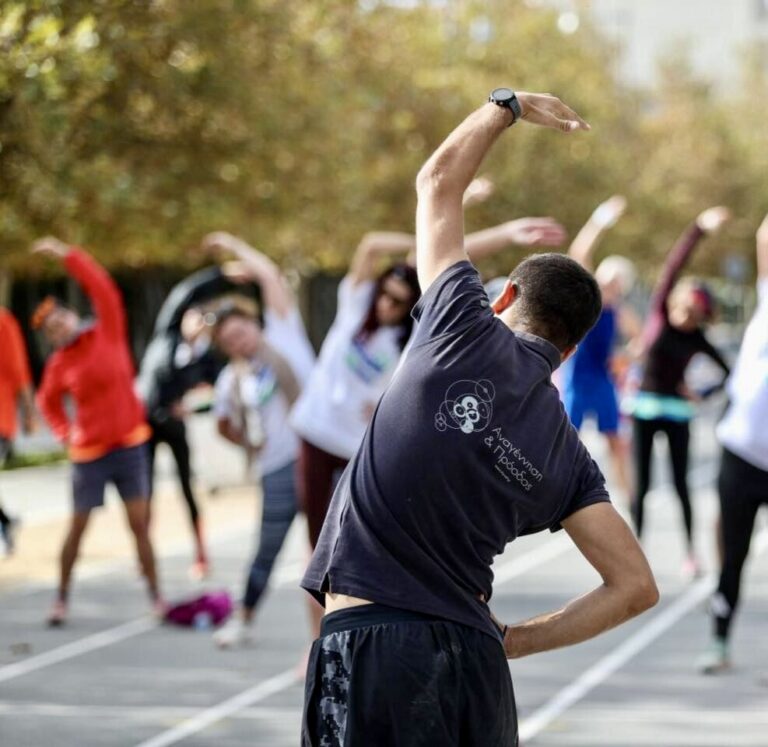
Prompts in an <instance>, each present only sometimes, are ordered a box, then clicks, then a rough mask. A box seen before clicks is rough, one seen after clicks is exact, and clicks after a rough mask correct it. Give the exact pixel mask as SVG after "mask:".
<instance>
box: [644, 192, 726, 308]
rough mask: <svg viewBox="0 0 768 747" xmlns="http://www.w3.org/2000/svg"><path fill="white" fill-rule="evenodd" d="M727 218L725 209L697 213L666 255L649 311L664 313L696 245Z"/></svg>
mask: <svg viewBox="0 0 768 747" xmlns="http://www.w3.org/2000/svg"><path fill="white" fill-rule="evenodd" d="M729 218H730V212H729V211H728V208H725V207H712V208H708V209H707V210H705V211H704V212H703V213H699V215H698V217H697V218H696V220H695V221H694V223H693V225H692V226H690V227H689V228H688V229H686V231H685V232H684V233H683V235H682V236H681V237H680V238H679V239H678V241H677V243H676V244H675V245H674V246H673V247H672V250H671V251H670V252H669V254H668V255H667V259H666V260H665V262H664V267H663V268H662V270H661V275H660V276H659V279H658V281H657V282H656V287H655V288H654V291H653V296H652V298H651V311H654V312H665V311H666V308H667V300H668V299H669V294H670V293H671V292H672V289H673V288H674V287H675V283H676V282H677V281H678V279H679V277H680V274H681V273H682V271H683V268H684V267H685V265H686V263H687V262H688V260H689V259H690V257H691V254H692V253H693V250H694V249H695V248H696V245H697V244H698V243H699V241H700V240H701V239H702V238H703V237H704V236H706V235H707V234H712V233H715V232H716V231H717V230H718V229H719V228H720V227H721V226H722V225H723V223H725V221H727V220H728V219H729Z"/></svg>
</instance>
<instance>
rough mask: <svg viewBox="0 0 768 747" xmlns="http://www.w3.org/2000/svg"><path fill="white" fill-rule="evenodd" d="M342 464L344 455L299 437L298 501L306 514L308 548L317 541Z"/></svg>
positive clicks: (344, 465) (344, 461)
mask: <svg viewBox="0 0 768 747" xmlns="http://www.w3.org/2000/svg"><path fill="white" fill-rule="evenodd" d="M346 466H347V460H346V459H342V458H341V457H338V456H335V455H333V454H329V453H328V452H327V451H323V449H318V448H317V446H314V445H313V444H311V443H309V442H308V441H304V440H302V442H301V451H300V452H299V466H298V488H299V497H300V501H299V503H300V505H301V509H302V511H304V513H305V514H306V516H307V526H308V528H309V544H310V546H311V547H312V549H314V548H315V545H317V539H318V537H319V536H320V530H321V529H322V528H323V522H324V521H325V515H326V513H328V506H329V505H330V503H331V497H332V496H333V489H334V488H335V487H336V481H337V479H338V477H339V475H340V474H341V473H342V472H343V471H344V468H345V467H346Z"/></svg>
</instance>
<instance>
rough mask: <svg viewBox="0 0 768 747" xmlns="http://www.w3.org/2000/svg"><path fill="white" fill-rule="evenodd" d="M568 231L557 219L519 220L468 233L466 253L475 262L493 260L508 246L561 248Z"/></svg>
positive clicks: (465, 241) (465, 243)
mask: <svg viewBox="0 0 768 747" xmlns="http://www.w3.org/2000/svg"><path fill="white" fill-rule="evenodd" d="M565 237H566V233H565V229H564V228H563V227H562V226H561V225H560V224H559V223H558V222H557V221H556V220H555V219H554V218H517V219H516V220H510V221H507V222H506V223H501V224H500V225H498V226H491V227H490V228H484V229H483V230H482V231H475V232H474V233H468V234H467V235H466V237H465V239H464V251H465V252H466V253H467V256H468V257H469V258H470V259H471V260H472V261H473V262H475V261H477V260H478V259H483V258H484V257H491V256H493V255H494V254H498V253H499V252H500V251H502V250H503V249H506V248H507V247H509V246H513V245H514V246H530V247H535V246H560V245H561V244H562V243H563V242H564V241H565Z"/></svg>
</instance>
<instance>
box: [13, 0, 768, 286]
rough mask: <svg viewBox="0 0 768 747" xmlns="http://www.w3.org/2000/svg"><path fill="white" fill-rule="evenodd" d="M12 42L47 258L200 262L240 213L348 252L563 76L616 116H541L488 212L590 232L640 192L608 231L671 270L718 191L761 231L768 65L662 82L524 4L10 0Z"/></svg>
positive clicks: (292, 256) (279, 242) (518, 138)
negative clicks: (708, 82)
mask: <svg viewBox="0 0 768 747" xmlns="http://www.w3.org/2000/svg"><path fill="white" fill-rule="evenodd" d="M0 45H2V49H3V52H4V54H3V55H2V56H0V173H2V175H3V179H2V182H0V225H1V226H2V232H3V240H4V247H3V252H4V254H3V260H4V265H6V266H9V267H13V268H17V269H29V268H33V267H39V266H40V264H39V262H36V261H35V262H30V260H29V259H28V257H27V255H26V246H27V245H28V243H29V242H30V241H31V240H32V239H34V238H35V237H37V236H39V235H41V234H45V233H54V234H57V235H60V236H61V237H62V238H65V239H67V240H70V241H73V242H80V243H83V244H85V245H87V246H89V247H92V248H93V249H94V251H95V252H96V253H97V254H98V255H99V256H100V257H101V258H102V259H104V260H105V261H107V262H109V263H111V264H129V265H133V266H137V267H141V266H142V265H145V264H149V263H152V264H154V263H169V262H172V263H180V264H189V263H193V262H195V261H197V258H196V255H195V253H194V251H192V249H193V247H195V246H196V243H197V241H198V239H199V237H200V236H201V235H202V234H203V233H205V232H207V231H209V230H213V229H218V228H225V229H228V230H231V231H234V232H237V233H240V234H242V235H243V236H245V237H246V238H248V239H249V240H251V241H253V242H255V243H256V245H258V246H260V247H262V248H264V249H266V250H267V251H268V252H269V253H270V254H272V255H273V256H274V257H276V258H277V259H279V260H282V261H284V262H286V263H289V264H292V265H293V266H296V267H298V268H299V269H301V270H303V271H311V270H312V269H313V268H315V267H326V268H333V269H339V268H341V267H343V266H344V265H345V264H346V262H347V260H348V258H349V256H350V254H351V252H352V250H353V248H354V246H355V245H356V243H357V241H358V239H359V237H360V236H361V235H362V234H363V233H364V232H365V231H367V230H369V229H375V228H381V229H399V230H408V229H409V228H410V227H411V226H412V225H413V212H414V190H413V180H414V177H415V174H416V172H417V170H418V168H419V166H420V165H421V163H422V162H423V161H424V159H425V158H426V157H427V156H428V155H429V153H430V151H431V149H432V148H434V147H435V146H436V145H437V143H438V142H439V141H440V140H441V139H442V138H443V137H444V136H445V135H446V134H447V132H448V131H449V130H450V129H451V128H452V127H453V126H454V125H456V124H457V123H458V122H459V121H460V119H461V118H462V117H463V116H464V115H466V114H467V113H468V112H469V111H470V110H471V109H472V108H473V107H475V106H476V105H478V104H479V103H480V102H482V101H483V99H484V98H485V96H486V95H487V91H488V90H490V89H491V88H492V87H494V86H496V85H501V84H505V83H510V84H513V85H514V84H517V83H518V82H522V84H523V86H524V87H525V88H526V89H529V90H535V89H541V90H549V91H551V92H553V93H555V94H558V95H561V96H562V97H563V98H564V99H565V100H566V101H567V102H568V103H570V104H572V105H573V106H574V107H575V108H576V109H577V110H578V111H580V112H581V113H583V114H584V116H585V117H586V118H587V119H588V120H589V121H590V122H591V123H592V124H593V128H594V129H593V132H592V133H591V134H589V135H586V136H576V137H564V136H560V135H558V134H557V133H552V132H541V131H536V130H534V129H533V128H529V127H526V126H525V125H518V126H517V127H516V130H515V132H514V133H512V137H511V139H510V141H508V142H503V143H500V144H499V145H498V146H497V148H496V149H495V150H494V151H493V153H492V154H491V156H490V158H489V160H488V162H487V164H486V167H485V169H484V171H485V172H486V173H488V174H490V175H491V176H492V177H493V178H494V179H495V180H496V182H497V193H496V195H495V196H494V197H493V198H492V199H491V200H490V201H489V203H487V204H486V205H482V206H480V207H477V208H473V210H472V212H471V214H470V215H469V216H468V220H469V223H470V225H469V226H468V228H470V229H473V228H479V227H482V226H485V225H488V224H490V223H494V222H500V221H502V220H506V219H509V218H511V217H516V216H519V215H523V214H534V215H554V216H555V217H557V218H559V219H560V220H562V221H563V222H564V223H565V224H566V225H567V226H568V227H569V229H570V230H571V231H572V232H574V231H575V230H577V228H578V226H579V225H580V223H581V222H583V220H584V219H585V218H586V217H587V216H588V215H589V213H590V211H591V209H592V208H593V207H594V205H595V204H596V203H597V202H598V201H600V200H601V199H603V198H604V197H606V196H607V195H609V194H611V193H614V192H623V193H625V194H626V195H627V196H628V198H629V200H630V211H629V214H628V217H627V218H626V219H625V221H623V222H622V224H620V226H619V228H618V229H617V231H616V233H615V235H612V237H611V240H610V243H607V244H606V250H611V251H625V252H630V253H631V254H632V255H633V256H635V257H636V258H638V259H639V260H640V262H641V264H643V263H644V264H645V265H646V266H647V267H652V266H653V264H654V262H656V261H657V260H658V257H659V255H660V253H662V252H664V251H665V250H666V249H667V247H668V244H669V242H670V241H671V240H672V239H674V236H675V235H676V234H677V233H678V232H679V231H680V229H681V228H682V227H683V226H684V224H685V223H686V222H687V221H688V220H689V219H690V218H692V217H693V216H694V215H695V214H696V212H698V210H700V209H701V208H703V207H705V206H707V205H708V204H712V203H716V202H725V203H726V204H729V205H731V206H732V207H733V208H734V210H735V211H736V212H737V214H739V215H740V216H743V220H741V221H736V222H734V225H733V227H732V229H731V232H730V233H727V234H725V236H724V238H723V239H722V240H721V243H720V244H718V246H720V247H721V248H728V249H730V248H731V247H732V246H739V247H743V248H744V250H745V251H751V249H750V242H749V241H748V240H749V239H750V236H751V233H750V232H751V231H753V229H754V226H755V225H756V224H757V221H758V218H759V217H760V215H759V214H760V211H761V210H763V209H765V205H764V204H761V197H762V196H761V195H760V194H759V188H761V187H763V186H764V181H765V174H766V173H768V170H767V169H766V154H767V153H768V149H766V145H768V142H766V139H767V138H768V136H767V135H766V128H765V109H764V108H762V110H758V107H756V106H755V105H754V101H755V100H757V101H759V102H760V104H761V105H762V106H763V107H764V104H763V103H762V102H765V101H766V97H765V93H766V82H765V79H764V77H763V76H760V74H759V73H758V72H754V73H753V79H752V80H751V83H750V85H751V86H752V89H751V91H754V87H759V86H762V95H761V96H757V97H753V96H750V102H746V101H745V102H741V101H728V102H727V104H717V103H716V101H715V99H714V97H713V96H712V95H711V94H710V93H709V92H708V90H707V89H706V87H704V86H702V85H701V84H699V83H698V82H696V81H691V80H690V79H688V78H687V77H686V76H685V75H682V74H680V73H679V70H678V69H677V68H675V71H674V73H670V75H669V76H668V84H667V85H666V86H665V87H664V89H663V90H661V91H660V92H659V94H658V95H657V96H655V97H654V98H653V99H650V100H646V101H641V100H640V98H639V97H638V96H637V95H636V94H634V93H632V92H629V91H626V90H623V89H622V88H621V87H620V86H619V85H618V84H617V83H616V82H615V80H614V79H613V76H612V71H613V69H614V68H615V64H614V61H613V57H612V50H611V49H610V47H609V46H607V45H606V44H605V43H604V42H603V41H602V40H601V39H600V38H598V36H597V35H596V34H595V33H594V32H593V31H592V30H590V29H589V28H588V27H587V28H582V30H580V31H579V33H577V34H573V35H570V36H564V35H562V34H560V33H559V32H558V31H557V28H556V25H555V23H554V16H553V15H552V14H550V13H549V12H546V11H542V10H533V9H531V8H529V7H527V6H526V5H525V4H524V3H523V2H521V1H515V2H512V1H509V0H485V1H484V2H473V1H472V0H465V1H464V2H448V3H444V4H438V3H430V2H422V3H414V4H413V7H409V8H398V7H393V5H390V4H387V3H384V2H376V0H361V1H357V0H322V1H318V2H305V1H304V0H195V2H189V1H188V0H187V1H186V2H185V1H184V0H153V1H150V0H89V1H88V2H84V1H83V0H36V1H34V2H25V3H5V4H3V5H2V6H0ZM755 70H757V68H755ZM648 112H650V113H648ZM734 112H736V113H737V115H735V114H734ZM504 264H505V265H508V264H509V258H506V259H505V261H504Z"/></svg>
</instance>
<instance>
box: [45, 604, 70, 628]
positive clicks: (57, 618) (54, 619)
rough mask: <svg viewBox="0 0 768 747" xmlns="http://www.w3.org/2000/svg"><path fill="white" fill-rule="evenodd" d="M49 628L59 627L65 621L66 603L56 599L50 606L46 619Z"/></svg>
mask: <svg viewBox="0 0 768 747" xmlns="http://www.w3.org/2000/svg"><path fill="white" fill-rule="evenodd" d="M46 622H47V623H48V627H49V628H60V627H61V626H62V625H64V623H66V622H67V603H66V602H64V601H62V600H61V599H57V600H56V601H55V602H54V603H53V607H51V611H50V612H49V613H48V618H47V620H46Z"/></svg>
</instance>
